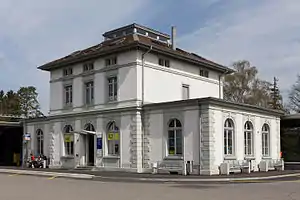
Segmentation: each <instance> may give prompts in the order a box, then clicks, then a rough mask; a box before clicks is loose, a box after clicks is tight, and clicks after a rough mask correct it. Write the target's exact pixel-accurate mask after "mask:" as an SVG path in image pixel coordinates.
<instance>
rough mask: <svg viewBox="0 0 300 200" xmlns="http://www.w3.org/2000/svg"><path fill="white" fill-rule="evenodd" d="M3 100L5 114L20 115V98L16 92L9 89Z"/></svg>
mask: <svg viewBox="0 0 300 200" xmlns="http://www.w3.org/2000/svg"><path fill="white" fill-rule="evenodd" d="M5 102H6V103H5V105H6V110H7V114H9V115H17V116H19V115H20V99H19V96H18V94H17V93H15V92H14V91H13V90H9V91H8V92H7V93H6V95H5Z"/></svg>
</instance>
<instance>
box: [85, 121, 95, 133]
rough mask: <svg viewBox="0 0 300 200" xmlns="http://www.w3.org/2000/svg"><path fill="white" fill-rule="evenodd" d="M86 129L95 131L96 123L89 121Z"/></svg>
mask: <svg viewBox="0 0 300 200" xmlns="http://www.w3.org/2000/svg"><path fill="white" fill-rule="evenodd" d="M84 130H86V131H93V132H95V127H94V125H93V124H91V123H87V124H86V125H85V126H84Z"/></svg>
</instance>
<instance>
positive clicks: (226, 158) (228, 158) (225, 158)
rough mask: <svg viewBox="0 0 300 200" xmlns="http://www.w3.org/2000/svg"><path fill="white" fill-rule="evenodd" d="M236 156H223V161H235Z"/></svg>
mask: <svg viewBox="0 0 300 200" xmlns="http://www.w3.org/2000/svg"><path fill="white" fill-rule="evenodd" d="M236 159H237V158H236V156H225V157H224V160H236Z"/></svg>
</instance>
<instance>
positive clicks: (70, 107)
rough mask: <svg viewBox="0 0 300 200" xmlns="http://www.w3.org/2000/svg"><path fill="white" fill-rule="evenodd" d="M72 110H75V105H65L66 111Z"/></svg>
mask: <svg viewBox="0 0 300 200" xmlns="http://www.w3.org/2000/svg"><path fill="white" fill-rule="evenodd" d="M72 108H73V105H72V104H67V105H66V104H65V105H64V109H65V110H70V109H72Z"/></svg>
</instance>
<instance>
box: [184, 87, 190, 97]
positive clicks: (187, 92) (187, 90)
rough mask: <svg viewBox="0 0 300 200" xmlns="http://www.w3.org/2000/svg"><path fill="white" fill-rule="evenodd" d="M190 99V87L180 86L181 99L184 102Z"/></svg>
mask: <svg viewBox="0 0 300 200" xmlns="http://www.w3.org/2000/svg"><path fill="white" fill-rule="evenodd" d="M189 98H190V87H189V86H188V85H182V99H183V100H186V99H189Z"/></svg>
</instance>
